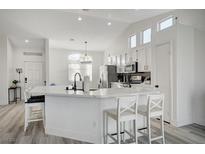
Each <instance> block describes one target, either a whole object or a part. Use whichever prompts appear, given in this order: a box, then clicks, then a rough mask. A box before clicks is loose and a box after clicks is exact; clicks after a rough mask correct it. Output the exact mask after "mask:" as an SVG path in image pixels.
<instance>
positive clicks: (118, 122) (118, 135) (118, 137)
mask: <svg viewBox="0 0 205 154" xmlns="http://www.w3.org/2000/svg"><path fill="white" fill-rule="evenodd" d="M117 142H118V144H120V142H121V139H120V121H119V120H117Z"/></svg>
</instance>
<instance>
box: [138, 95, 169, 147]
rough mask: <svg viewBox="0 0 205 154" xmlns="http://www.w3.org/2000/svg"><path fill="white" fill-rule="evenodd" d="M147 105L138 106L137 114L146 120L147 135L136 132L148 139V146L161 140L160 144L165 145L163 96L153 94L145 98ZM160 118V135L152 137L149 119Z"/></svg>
mask: <svg viewBox="0 0 205 154" xmlns="http://www.w3.org/2000/svg"><path fill="white" fill-rule="evenodd" d="M147 100H148V103H147V105H139V106H138V113H139V114H140V115H143V116H145V117H146V118H147V128H146V129H147V133H144V132H142V131H141V130H140V131H138V132H139V133H141V134H143V135H144V136H146V137H147V138H148V142H149V144H151V143H152V141H155V140H159V139H162V143H165V139H164V95H163V94H153V95H148V96H147ZM158 117H159V118H160V120H161V122H160V123H161V127H160V135H159V136H154V137H152V129H151V119H152V118H158Z"/></svg>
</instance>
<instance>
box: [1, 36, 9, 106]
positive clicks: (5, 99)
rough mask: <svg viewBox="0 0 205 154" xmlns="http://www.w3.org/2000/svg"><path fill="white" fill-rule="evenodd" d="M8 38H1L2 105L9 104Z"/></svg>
mask: <svg viewBox="0 0 205 154" xmlns="http://www.w3.org/2000/svg"><path fill="white" fill-rule="evenodd" d="M7 68H8V67H7V37H6V36H0V105H6V104H8V72H7Z"/></svg>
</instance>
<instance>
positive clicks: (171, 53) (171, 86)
mask: <svg viewBox="0 0 205 154" xmlns="http://www.w3.org/2000/svg"><path fill="white" fill-rule="evenodd" d="M165 44H169V45H170V91H171V94H170V103H171V105H170V106H171V109H170V114H171V115H170V123H171V124H173V125H176V122H175V121H174V118H173V114H174V91H173V90H174V89H173V83H174V82H173V73H174V69H173V40H170V41H164V42H162V43H158V44H156V45H155V51H156V48H157V47H159V46H162V45H165ZM154 61H156V55H155V57H154ZM154 71H155V73H154V74H155V75H154V78H155V81H154V83H156V63H155V66H154Z"/></svg>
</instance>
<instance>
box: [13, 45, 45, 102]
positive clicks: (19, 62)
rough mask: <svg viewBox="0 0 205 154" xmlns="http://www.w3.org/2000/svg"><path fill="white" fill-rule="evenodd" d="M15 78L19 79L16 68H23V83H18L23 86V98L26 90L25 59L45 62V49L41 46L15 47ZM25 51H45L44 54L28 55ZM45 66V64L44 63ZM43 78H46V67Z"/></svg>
mask: <svg viewBox="0 0 205 154" xmlns="http://www.w3.org/2000/svg"><path fill="white" fill-rule="evenodd" d="M13 50H14V51H13V66H14V67H13V68H14V70H13V79H15V80H18V79H19V74H18V73H17V72H16V68H22V69H23V73H22V74H21V78H20V80H21V83H18V85H19V86H21V88H22V98H23V91H24V77H25V76H24V73H25V66H24V63H25V61H33V62H43V63H45V51H44V50H43V49H39V48H14V49H13ZM24 52H37V53H43V55H42V56H33V55H32V56H28V55H24V54H23V53H24ZM44 66H45V64H44ZM43 70H44V71H43V72H44V74H43V78H44V80H45V74H46V73H45V70H46V69H45V68H43Z"/></svg>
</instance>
